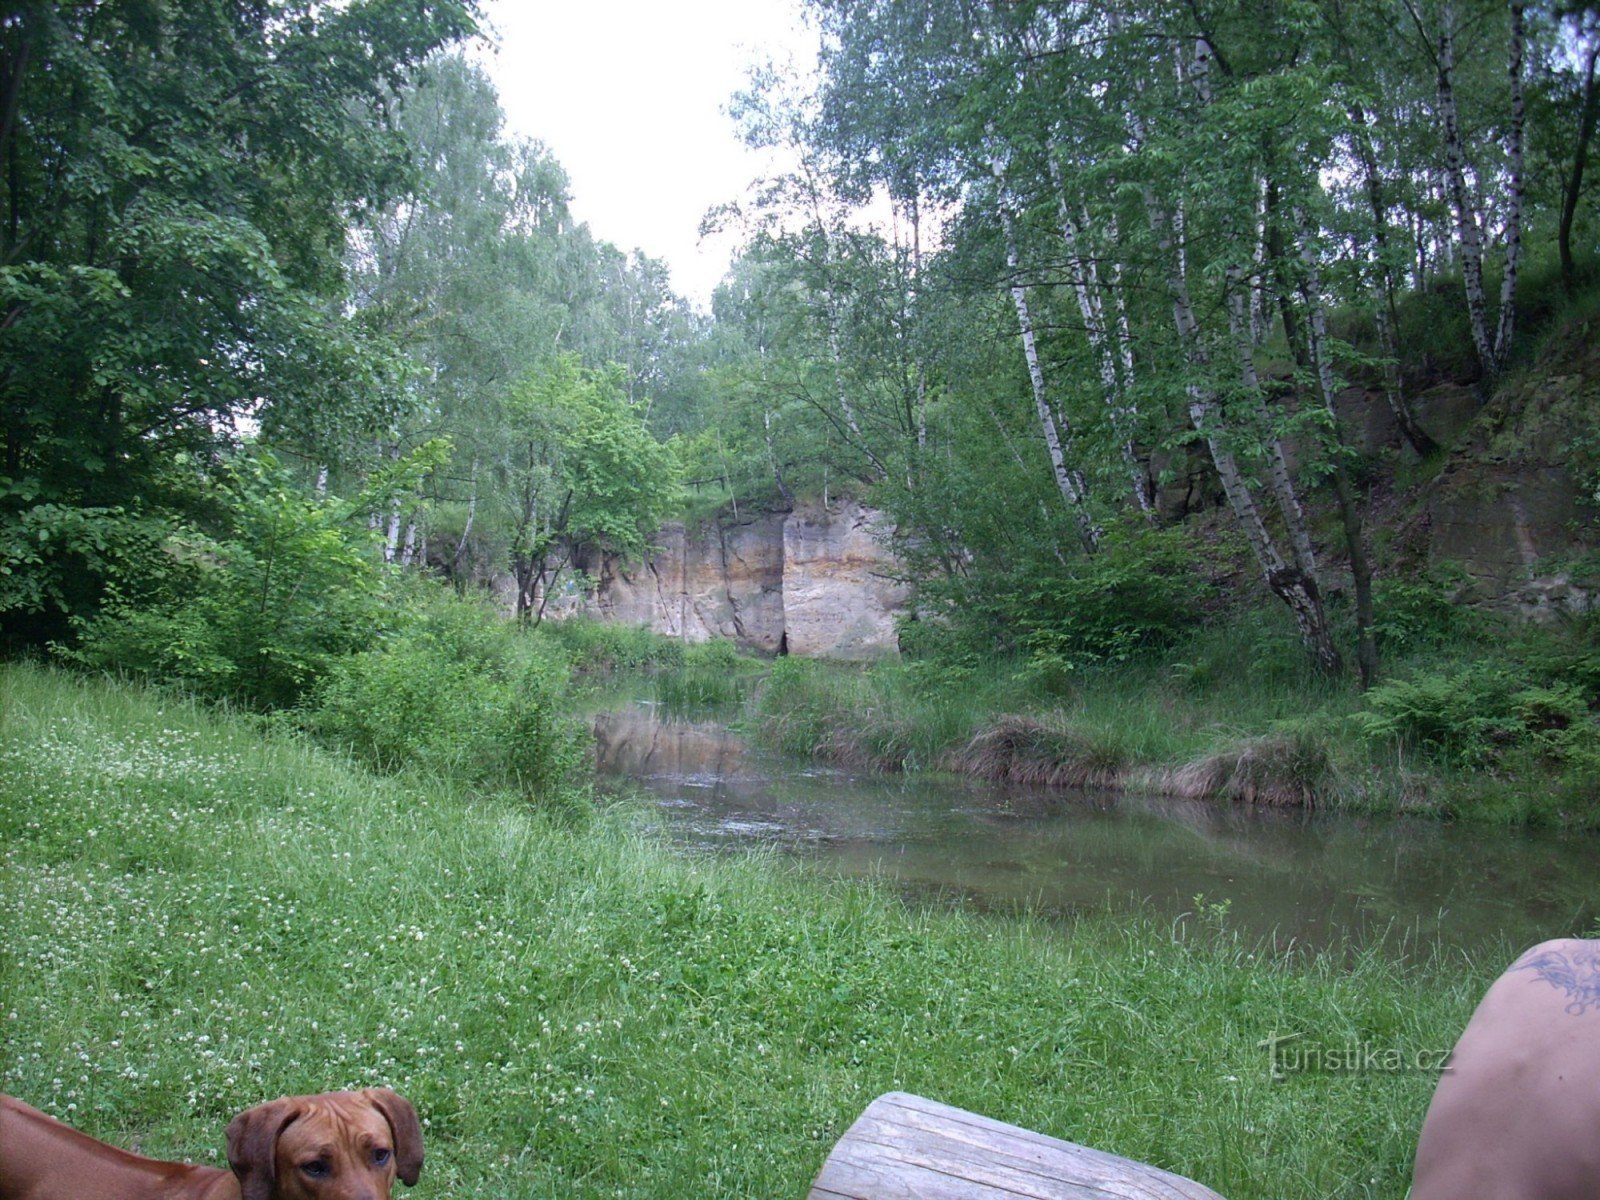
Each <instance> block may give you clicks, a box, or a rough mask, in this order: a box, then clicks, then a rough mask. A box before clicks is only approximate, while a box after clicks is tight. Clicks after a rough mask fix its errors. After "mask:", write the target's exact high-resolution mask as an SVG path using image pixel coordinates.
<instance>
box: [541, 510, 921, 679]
mask: <svg viewBox="0 0 1600 1200" xmlns="http://www.w3.org/2000/svg"><path fill="white" fill-rule="evenodd" d="M885 532H886V531H885V529H884V526H883V522H882V518H881V517H880V515H879V514H878V513H876V512H874V511H873V510H871V509H868V508H864V507H862V506H861V505H859V504H857V503H856V502H855V501H853V500H844V501H841V502H838V503H835V504H834V505H833V506H831V507H828V508H824V507H823V506H822V505H820V504H814V505H802V506H800V507H799V508H797V509H796V510H795V511H794V512H792V513H787V514H781V513H779V514H763V515H761V516H757V517H752V518H747V519H745V520H742V521H715V522H710V523H707V524H705V525H701V526H697V527H695V528H693V529H686V528H685V527H684V526H683V525H682V524H681V523H679V522H672V523H669V524H668V525H666V526H664V527H663V528H662V530H661V532H660V534H659V535H658V537H657V542H658V545H659V547H660V549H658V550H657V551H656V553H655V554H653V555H651V556H650V558H649V559H647V560H646V561H645V562H644V563H642V564H639V563H632V564H625V563H622V562H620V561H618V560H616V559H610V558H608V559H605V560H604V561H602V562H600V563H598V564H589V565H588V570H589V573H590V574H591V576H592V577H594V578H595V579H596V587H595V590H594V592H593V593H592V594H591V595H589V596H587V597H585V598H584V599H583V600H582V602H581V603H577V604H573V605H569V606H565V607H564V609H563V611H565V612H582V613H586V614H588V615H591V616H595V617H599V618H601V619H602V620H608V621H623V622H627V623H630V624H634V625H647V626H649V627H650V628H651V629H653V630H655V631H656V632H657V633H661V634H665V635H667V636H668V637H678V638H683V639H684V640H685V641H690V642H704V641H708V640H709V639H711V638H713V637H725V638H733V639H734V640H736V641H738V642H739V643H740V644H741V645H744V646H748V647H750V648H752V649H755V650H759V651H762V652H764V653H767V654H796V655H803V656H806V657H814V658H842V659H869V658H878V657H882V656H886V655H893V654H896V653H898V643H897V640H896V636H895V625H894V618H895V616H896V614H898V613H899V612H900V611H901V610H902V609H904V607H905V605H906V602H907V599H908V597H909V595H910V588H909V587H908V586H907V585H906V584H904V583H902V582H900V581H899V580H898V579H896V578H895V577H894V576H895V574H896V564H895V561H894V557H893V555H891V554H890V553H889V551H888V549H887V548H886V547H885V546H884V544H883V541H882V538H883V535H884V533H885ZM557 615H559V614H557Z"/></svg>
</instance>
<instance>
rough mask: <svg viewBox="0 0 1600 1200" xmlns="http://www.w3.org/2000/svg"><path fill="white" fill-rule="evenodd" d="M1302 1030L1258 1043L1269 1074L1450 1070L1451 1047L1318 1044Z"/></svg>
mask: <svg viewBox="0 0 1600 1200" xmlns="http://www.w3.org/2000/svg"><path fill="white" fill-rule="evenodd" d="M1304 1037H1305V1035H1304V1034H1302V1033H1274V1034H1273V1035H1272V1036H1271V1037H1269V1038H1266V1039H1265V1040H1264V1041H1262V1042H1259V1043H1257V1047H1256V1048H1257V1049H1259V1050H1265V1051H1266V1052H1267V1074H1268V1075H1269V1076H1270V1077H1271V1078H1272V1079H1273V1080H1275V1081H1279V1082H1281V1081H1282V1080H1285V1079H1287V1078H1288V1077H1289V1076H1290V1075H1361V1074H1369V1073H1371V1074H1393V1073H1396V1072H1400V1071H1423V1072H1426V1073H1428V1074H1430V1075H1438V1074H1441V1073H1442V1072H1445V1071H1448V1070H1449V1069H1450V1067H1449V1058H1450V1051H1448V1050H1436V1049H1427V1050H1410V1049H1406V1048H1404V1047H1401V1046H1381V1045H1376V1044H1374V1043H1371V1042H1341V1043H1339V1044H1337V1045H1319V1044H1318V1043H1316V1042H1306V1041H1303V1040H1302V1039H1303V1038H1304Z"/></svg>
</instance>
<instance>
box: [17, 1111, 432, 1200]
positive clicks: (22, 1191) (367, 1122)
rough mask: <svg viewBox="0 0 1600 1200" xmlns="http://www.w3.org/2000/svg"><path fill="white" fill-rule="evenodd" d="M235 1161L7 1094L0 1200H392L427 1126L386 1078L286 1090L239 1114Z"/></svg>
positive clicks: (231, 1130)
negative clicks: (113, 1139) (60, 1115)
mask: <svg viewBox="0 0 1600 1200" xmlns="http://www.w3.org/2000/svg"><path fill="white" fill-rule="evenodd" d="M228 1164H229V1165H230V1166H231V1167H232V1168H233V1170H232V1171H224V1170H221V1169H219V1168H217V1167H199V1166H191V1165H189V1164H187V1163H170V1162H159V1161H157V1160H156V1159H153V1158H142V1157H140V1156H139V1155H137V1154H129V1153H128V1152H127V1151H125V1150H118V1149H117V1148H116V1147H114V1146H108V1145H106V1144H105V1143H104V1142H100V1141H96V1140H95V1139H94V1138H92V1137H90V1136H89V1135H88V1134H86V1133H80V1132H78V1131H77V1130H76V1129H73V1128H72V1127H71V1126H70V1125H63V1124H62V1123H61V1122H60V1121H57V1120H56V1119H55V1118H54V1117H48V1116H46V1115H45V1114H44V1113H42V1112H40V1111H39V1110H38V1109H35V1108H30V1107H29V1106H28V1105H26V1104H24V1103H22V1101H20V1100H14V1099H12V1098H11V1097H10V1096H3V1095H0V1200H389V1192H390V1190H391V1189H392V1188H393V1187H394V1181H395V1178H396V1176H398V1177H399V1178H400V1179H401V1180H402V1181H404V1182H405V1184H406V1185H407V1186H410V1185H411V1184H414V1183H416V1181H417V1176H418V1175H419V1174H420V1173H421V1171H422V1128H421V1126H420V1125H419V1124H418V1122H417V1114H416V1110H415V1109H413V1108H412V1107H411V1105H410V1103H408V1102H407V1101H406V1100H404V1099H402V1098H401V1097H400V1096H397V1095H396V1094H395V1093H394V1092H391V1091H390V1090H389V1089H388V1088H367V1089H366V1090H365V1091H360V1092H325V1093H324V1094H322V1095H320V1096H286V1097H284V1098H283V1099H282V1100H273V1101H272V1102H271V1103H268V1104H259V1105H257V1106H256V1107H255V1108H251V1109H247V1110H246V1111H244V1112H242V1113H240V1114H239V1115H238V1116H237V1117H235V1118H234V1119H233V1121H232V1122H231V1123H230V1124H229V1125H228Z"/></svg>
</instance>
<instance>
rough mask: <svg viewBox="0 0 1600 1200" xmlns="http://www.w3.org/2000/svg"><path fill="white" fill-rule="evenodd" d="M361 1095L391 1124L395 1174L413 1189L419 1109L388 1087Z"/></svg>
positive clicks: (418, 1171) (417, 1166)
mask: <svg viewBox="0 0 1600 1200" xmlns="http://www.w3.org/2000/svg"><path fill="white" fill-rule="evenodd" d="M362 1095H364V1096H366V1098H367V1099H368V1100H369V1101H371V1103H372V1107H373V1108H375V1109H377V1110H378V1111H379V1112H381V1113H382V1114H383V1119H384V1120H385V1121H388V1122H389V1131H390V1132H391V1133H393V1134H394V1166H395V1173H396V1174H397V1175H399V1176H400V1181H401V1182H402V1183H404V1184H405V1185H406V1186H407V1187H411V1186H413V1185H414V1184H415V1183H416V1182H417V1176H419V1175H421V1174H422V1125H421V1124H420V1123H419V1122H418V1121H417V1110H416V1109H414V1108H412V1107H411V1101H409V1100H407V1099H406V1098H405V1097H404V1096H402V1095H400V1094H399V1093H397V1092H391V1091H390V1090H389V1089H388V1088H367V1089H366V1091H364V1092H363V1093H362ZM247 1200H248V1198H247Z"/></svg>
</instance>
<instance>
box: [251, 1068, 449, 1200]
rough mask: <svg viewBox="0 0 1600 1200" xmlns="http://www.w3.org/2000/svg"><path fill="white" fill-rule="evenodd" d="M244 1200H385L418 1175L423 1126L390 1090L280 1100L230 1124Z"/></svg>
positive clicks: (369, 1090)
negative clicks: (396, 1187) (397, 1183)
mask: <svg viewBox="0 0 1600 1200" xmlns="http://www.w3.org/2000/svg"><path fill="white" fill-rule="evenodd" d="M228 1165H229V1166H231V1167H232V1168H233V1173H234V1174H235V1175H237V1176H238V1177H239V1190H240V1193H241V1196H242V1200H389V1192H390V1190H391V1189H392V1188H393V1187H394V1181H395V1177H396V1176H398V1177H399V1178H400V1179H401V1180H402V1181H403V1182H404V1183H405V1184H406V1186H407V1187H409V1186H411V1185H412V1184H414V1183H416V1181H417V1176H418V1175H419V1174H421V1172H422V1127H421V1126H420V1125H419V1124H418V1122H417V1113H416V1110H415V1109H413V1108H412V1107H411V1105H410V1103H409V1102H408V1101H406V1100H404V1099H402V1098H401V1097H400V1096H398V1095H396V1094H395V1093H394V1092H391V1091H390V1090H389V1089H388V1088H367V1089H366V1090H364V1091H360V1092H326V1093H324V1094H322V1095H320V1096H285V1097H284V1098H283V1099H282V1100H273V1101H271V1102H270V1103H267V1104H258V1105H256V1107H255V1108H251V1109H246V1110H245V1111H244V1112H242V1113H240V1114H239V1115H238V1116H237V1117H235V1118H234V1119H233V1120H232V1122H230V1123H229V1125H228Z"/></svg>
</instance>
